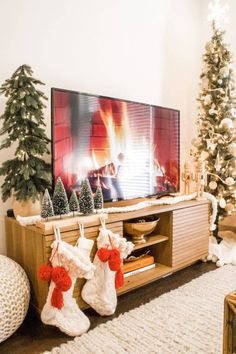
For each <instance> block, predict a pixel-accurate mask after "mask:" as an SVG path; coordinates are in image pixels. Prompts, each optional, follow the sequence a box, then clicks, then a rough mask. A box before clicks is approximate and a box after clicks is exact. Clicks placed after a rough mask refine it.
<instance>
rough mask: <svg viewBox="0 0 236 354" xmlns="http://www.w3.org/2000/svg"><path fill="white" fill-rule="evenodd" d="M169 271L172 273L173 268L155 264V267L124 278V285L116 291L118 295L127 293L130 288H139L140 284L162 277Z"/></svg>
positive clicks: (168, 273)
mask: <svg viewBox="0 0 236 354" xmlns="http://www.w3.org/2000/svg"><path fill="white" fill-rule="evenodd" d="M171 273H173V269H172V268H171V267H167V266H165V265H163V264H156V267H155V268H152V269H149V270H146V271H144V272H141V273H138V274H134V275H131V276H129V277H127V278H125V284H124V286H123V287H122V288H121V289H118V291H117V293H118V295H121V294H124V293H127V292H128V291H130V290H133V289H136V288H139V287H140V286H143V285H146V284H148V283H150V282H152V281H154V280H157V279H160V278H163V277H164V276H167V275H170V274H171Z"/></svg>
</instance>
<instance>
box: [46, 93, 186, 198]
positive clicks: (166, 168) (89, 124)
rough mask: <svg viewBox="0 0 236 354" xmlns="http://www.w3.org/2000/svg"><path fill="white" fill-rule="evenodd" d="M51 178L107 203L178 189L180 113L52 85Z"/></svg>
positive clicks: (68, 191) (69, 189)
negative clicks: (85, 182)
mask: <svg viewBox="0 0 236 354" xmlns="http://www.w3.org/2000/svg"><path fill="white" fill-rule="evenodd" d="M52 116H53V122H52V151H53V173H54V180H56V179H57V177H59V176H60V177H61V179H62V181H63V183H64V185H65V188H66V191H67V193H68V194H70V193H71V191H72V190H76V191H78V193H79V190H80V186H81V181H82V179H84V178H86V177H87V178H88V179H89V182H90V185H91V188H92V190H93V192H95V190H96V188H97V186H98V185H100V186H101V188H102V192H103V197H104V200H105V201H112V200H122V199H131V198H136V197H143V196H149V195H158V194H164V193H171V192H172V193H174V192H177V191H178V190H179V111H177V110H173V109H168V108H163V107H158V106H151V105H146V104H141V103H136V102H131V101H125V100H119V99H113V98H107V97H102V96H95V95H88V94H84V93H78V92H74V91H66V90H60V89H52Z"/></svg>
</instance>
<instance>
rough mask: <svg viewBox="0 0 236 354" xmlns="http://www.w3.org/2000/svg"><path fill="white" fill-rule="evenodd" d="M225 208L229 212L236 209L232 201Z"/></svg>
mask: <svg viewBox="0 0 236 354" xmlns="http://www.w3.org/2000/svg"><path fill="white" fill-rule="evenodd" d="M225 210H226V211H227V212H232V211H234V206H233V204H232V203H227V204H226V206H225Z"/></svg>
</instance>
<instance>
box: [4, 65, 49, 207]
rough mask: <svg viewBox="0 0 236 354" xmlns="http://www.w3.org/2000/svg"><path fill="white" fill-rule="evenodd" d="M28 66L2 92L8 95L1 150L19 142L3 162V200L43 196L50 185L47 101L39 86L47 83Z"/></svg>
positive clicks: (8, 82) (16, 73)
mask: <svg viewBox="0 0 236 354" xmlns="http://www.w3.org/2000/svg"><path fill="white" fill-rule="evenodd" d="M32 74H33V71H32V69H31V68H30V67H29V66H28V65H22V66H20V67H19V68H18V69H17V70H16V71H15V72H14V74H13V75H12V77H11V78H10V79H8V80H6V81H5V83H4V84H3V85H2V86H1V88H0V93H1V94H4V95H5V96H6V97H7V101H6V107H5V111H4V113H3V114H2V115H1V117H0V118H1V120H2V121H3V124H2V128H1V130H0V135H6V138H5V139H4V140H3V142H2V143H1V146H0V149H4V148H7V149H8V148H9V147H10V146H11V145H12V144H15V146H16V150H15V157H14V158H13V159H11V160H7V161H5V162H3V164H2V166H1V168H0V175H2V176H5V179H4V182H3V184H2V186H1V188H2V200H3V201H6V200H7V199H8V198H9V197H10V196H11V194H12V192H13V193H14V194H15V197H16V199H17V200H27V199H32V200H33V201H35V200H36V199H39V197H40V193H44V191H45V189H46V188H49V187H50V178H49V175H50V173H51V167H50V164H49V163H47V162H45V158H42V156H43V155H44V154H45V153H46V154H49V150H48V147H47V145H48V143H49V142H50V140H49V139H48V138H47V136H46V134H45V130H44V126H45V123H44V115H43V109H44V108H45V105H44V104H43V100H46V99H47V98H46V96H45V95H44V93H43V92H42V91H40V90H38V89H36V85H43V83H42V82H41V81H39V80H37V79H35V78H33V76H32Z"/></svg>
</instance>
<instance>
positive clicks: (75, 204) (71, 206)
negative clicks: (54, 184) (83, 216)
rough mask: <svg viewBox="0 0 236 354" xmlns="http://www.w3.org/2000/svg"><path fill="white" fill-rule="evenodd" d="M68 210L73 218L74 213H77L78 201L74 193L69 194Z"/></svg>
mask: <svg viewBox="0 0 236 354" xmlns="http://www.w3.org/2000/svg"><path fill="white" fill-rule="evenodd" d="M69 209H70V211H71V212H73V216H74V215H75V212H77V211H79V201H78V198H77V195H76V192H75V191H73V192H72V193H71V196H70V200H69Z"/></svg>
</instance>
